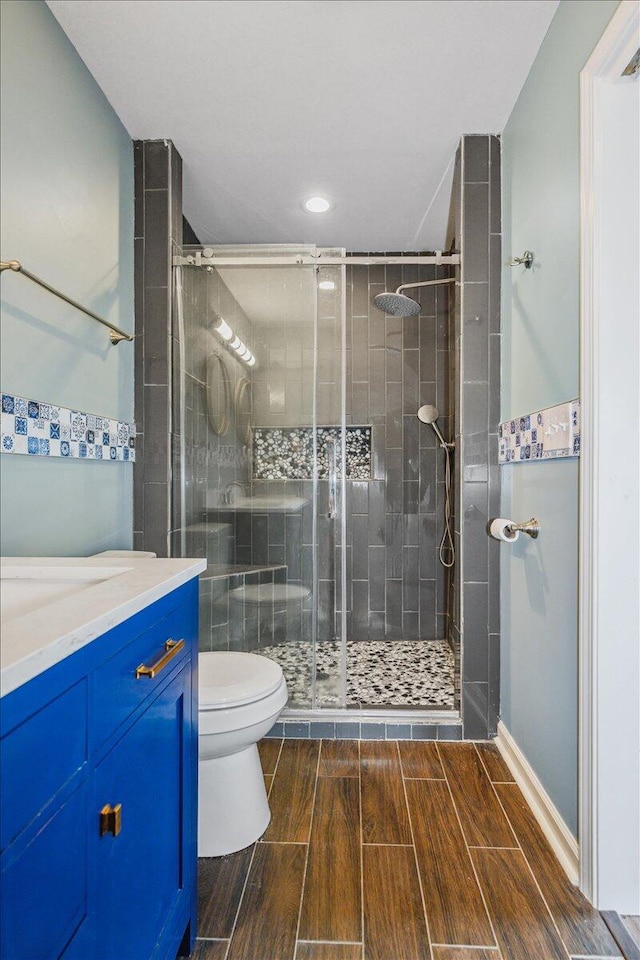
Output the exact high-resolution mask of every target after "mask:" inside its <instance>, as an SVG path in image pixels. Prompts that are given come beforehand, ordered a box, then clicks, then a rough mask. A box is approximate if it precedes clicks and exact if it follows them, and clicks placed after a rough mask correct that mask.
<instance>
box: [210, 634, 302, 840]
mask: <svg viewBox="0 0 640 960" xmlns="http://www.w3.org/2000/svg"><path fill="white" fill-rule="evenodd" d="M198 670H199V674H200V681H199V687H200V706H199V710H198V714H199V723H200V729H199V735H198V754H199V763H198V776H199V786H198V856H199V857H221V856H223V855H224V854H227V853H234V852H235V851H236V850H242V849H243V848H244V847H248V846H249V844H251V843H253V842H254V840H257V839H258V837H259V836H261V835H262V834H263V833H264V831H265V830H266V828H267V826H268V824H269V821H270V819H271V811H270V810H269V803H268V801H267V792H266V790H265V786H264V779H263V775H262V767H261V766H260V757H259V756H258V746H257V743H258V740H260V739H261V738H262V737H264V735H265V734H266V733H267V732H268V731H269V730H270V729H271V727H272V726H273V724H274V723H275V722H276V720H277V719H278V717H279V716H280V713H281V711H282V709H283V707H284V706H285V704H286V702H287V684H286V681H285V679H284V675H283V673H282V669H281V667H280V666H279V665H278V664H277V663H275V662H274V661H273V660H269V659H268V658H267V657H261V656H258V655H257V654H255V653H225V652H220V653H217V652H215V653H200V654H199V656H198Z"/></svg>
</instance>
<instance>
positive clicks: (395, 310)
mask: <svg viewBox="0 0 640 960" xmlns="http://www.w3.org/2000/svg"><path fill="white" fill-rule="evenodd" d="M439 283H455V277H447V278H446V279H444V280H421V281H420V282H419V283H402V284H400V286H399V287H398V289H397V290H396V292H395V293H389V292H388V290H385V292H384V293H379V294H378V296H377V297H374V298H373V302H374V303H375V305H376V307H377V308H378V309H379V310H384V312H385V313H386V314H388V316H390V317H417V316H418V315H419V314H420V311H421V310H422V307H421V306H420V304H419V303H418V301H417V300H412V299H411V297H407V296H405V295H404V293H400V291H401V290H408V289H409V287H435V286H437V285H438V284H439Z"/></svg>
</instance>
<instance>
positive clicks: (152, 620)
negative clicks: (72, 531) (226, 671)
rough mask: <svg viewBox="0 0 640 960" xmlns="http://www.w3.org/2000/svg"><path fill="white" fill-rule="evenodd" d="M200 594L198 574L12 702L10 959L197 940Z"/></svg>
mask: <svg viewBox="0 0 640 960" xmlns="http://www.w3.org/2000/svg"><path fill="white" fill-rule="evenodd" d="M197 601H198V589H197V580H191V581H189V582H188V583H186V584H185V585H184V586H182V587H180V588H179V589H177V590H175V591H173V592H172V593H171V594H168V595H167V596H165V597H163V598H162V599H161V600H158V601H157V602H156V603H154V604H152V605H151V606H149V607H147V608H146V609H145V610H143V611H141V612H140V613H139V614H136V615H135V616H134V617H132V618H131V619H130V620H128V621H126V622H125V623H123V624H121V625H119V626H118V627H116V628H115V629H113V630H111V631H109V633H107V634H105V635H104V636H103V637H100V638H98V639H97V640H95V641H93V643H91V644H88V645H87V646H86V647H84V648H82V649H81V650H79V651H78V652H77V653H75V654H73V655H72V656H70V657H68V658H67V659H66V660H64V661H62V662H61V663H59V664H57V665H56V666H55V667H53V668H51V669H50V670H48V671H46V672H45V673H43V674H41V675H40V676H39V677H36V678H35V679H34V680H32V681H30V682H29V683H27V684H25V685H24V686H23V687H20V688H18V690H16V691H14V692H13V693H11V694H9V695H8V696H7V697H5V698H3V700H2V717H1V735H2V739H1V740H0V751H1V753H0V762H1V769H0V774H2V783H1V785H0V787H1V790H2V807H3V811H5V810H6V812H7V816H6V817H5V816H4V814H3V817H2V821H3V826H2V830H1V831H0V836H1V839H2V854H1V857H0V869H1V883H2V889H1V896H2V903H1V909H2V913H1V924H0V927H1V931H2V932H1V934H0V937H1V940H0V943H1V946H0V957H1V958H2V960H35V958H37V960H49V958H51V960H53V958H61V957H64V960H174V958H175V957H176V954H177V951H178V948H179V947H180V945H181V944H182V945H183V946H186V947H187V948H189V947H192V946H193V942H194V939H195V933H196V919H195V904H196V864H197V861H196V803H197V779H196V778H197V697H196V694H197V672H196V671H197V635H198V629H197V627H198V622H197V621H198V613H197ZM181 640H183V641H184V644H183V645H181V646H179V648H178V649H176V642H179V641H181ZM167 641H169V643H167ZM167 654H169V655H167ZM163 660H164V662H162V661H163ZM154 664H156V665H158V669H157V671H155V672H154V675H153V676H149V675H148V674H145V673H142V675H140V676H139V677H138V679H136V668H137V667H139V666H141V665H151V666H153V665H154ZM47 755H48V756H49V757H50V762H47V759H46V758H47ZM30 758H33V759H34V760H35V765H33V764H32V765H30Z"/></svg>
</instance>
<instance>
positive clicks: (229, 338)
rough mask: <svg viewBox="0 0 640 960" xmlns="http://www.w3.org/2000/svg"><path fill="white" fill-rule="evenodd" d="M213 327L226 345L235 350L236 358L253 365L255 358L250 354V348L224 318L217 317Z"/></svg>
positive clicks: (250, 365)
mask: <svg viewBox="0 0 640 960" xmlns="http://www.w3.org/2000/svg"><path fill="white" fill-rule="evenodd" d="M213 329H214V330H215V332H216V333H217V334H218V336H219V337H220V338H221V339H222V340H224V342H225V344H226V346H227V347H229V349H231V350H233V351H234V352H235V354H236V356H237V357H238V360H242V361H243V362H244V363H246V364H247V366H249V367H254V366H255V364H256V358H255V357H254V355H253V354H252V352H251V350H250V349H249V347H248V346H247V345H246V343H243V341H242V340H241V339H240V337H239V336H238V334H237V333H234V331H233V330H232V329H231V327H230V326H229V324H228V323H227V321H226V320H223V318H222V317H219V318H218V320H217V322H216V323H215V324H214V327H213Z"/></svg>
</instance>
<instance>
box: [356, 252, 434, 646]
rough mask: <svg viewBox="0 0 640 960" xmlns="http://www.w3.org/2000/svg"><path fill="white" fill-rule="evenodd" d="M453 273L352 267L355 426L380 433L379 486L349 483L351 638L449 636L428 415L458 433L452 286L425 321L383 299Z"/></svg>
mask: <svg viewBox="0 0 640 960" xmlns="http://www.w3.org/2000/svg"><path fill="white" fill-rule="evenodd" d="M450 275H451V268H450V267H435V266H424V267H418V266H412V265H407V266H372V267H363V266H353V267H348V268H347V423H356V424H371V425H372V479H371V480H370V481H368V482H360V481H354V482H350V483H348V484H347V487H348V489H347V578H348V584H349V586H350V597H348V601H349V600H350V606H349V604H348V616H347V636H348V637H349V638H350V639H354V640H363V639H373V640H391V641H393V640H401V639H408V640H415V639H423V640H432V639H442V638H446V637H447V636H448V624H447V582H448V575H447V571H446V570H445V569H444V568H443V567H442V566H441V564H440V563H439V562H438V544H439V541H440V537H441V535H442V527H443V516H444V454H443V451H442V450H441V449H440V448H439V447H438V446H437V442H436V436H435V433H434V431H433V430H432V429H431V427H430V426H428V425H426V424H422V423H420V421H419V420H418V419H417V417H416V412H417V410H418V407H420V406H421V405H422V404H425V403H432V404H435V405H436V406H437V407H438V409H439V410H440V412H441V416H440V420H439V424H440V427H441V429H442V431H443V433H444V435H445V437H447V436H448V435H449V432H450V418H449V406H448V391H447V383H448V380H449V295H450V286H449V285H442V286H435V287H425V288H422V289H419V290H417V291H415V294H416V297H417V299H419V301H420V303H421V304H422V312H421V315H420V316H419V317H406V318H397V317H385V314H384V313H382V312H381V311H380V310H378V309H377V307H375V306H374V304H373V300H374V297H375V296H376V295H377V294H378V293H382V292H383V291H384V290H395V289H396V288H397V287H398V286H399V285H400V284H401V283H412V282H415V281H418V280H433V279H440V278H445V277H447V276H450Z"/></svg>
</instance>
